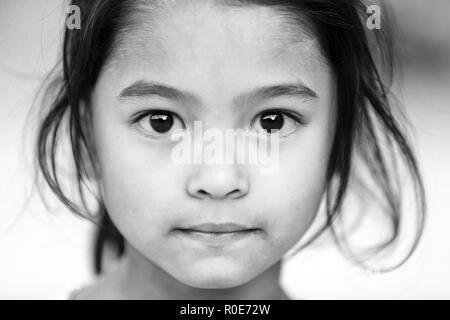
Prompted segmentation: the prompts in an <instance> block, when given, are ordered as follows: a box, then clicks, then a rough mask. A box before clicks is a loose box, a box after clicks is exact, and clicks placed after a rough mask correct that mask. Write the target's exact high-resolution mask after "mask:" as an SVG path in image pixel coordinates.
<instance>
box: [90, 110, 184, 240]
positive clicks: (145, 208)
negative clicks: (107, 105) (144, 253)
mask: <svg viewBox="0 0 450 320" xmlns="http://www.w3.org/2000/svg"><path fill="white" fill-rule="evenodd" d="M105 117H107V116H106V115H105ZM105 117H103V118H99V117H96V118H94V119H96V120H95V124H96V126H95V140H96V147H97V152H98V160H99V167H100V168H101V188H102V191H101V194H102V198H103V200H104V202H105V205H106V208H107V210H108V213H109V215H110V217H111V219H112V220H113V222H114V224H115V225H116V227H117V228H118V229H119V230H120V231H121V232H122V234H123V235H124V236H125V237H126V238H127V239H129V240H130V241H132V242H133V241H136V240H138V241H147V240H148V239H147V240H145V239H140V237H142V236H143V235H146V237H147V238H148V237H149V236H150V237H151V236H153V235H158V234H160V233H161V232H162V231H163V230H165V229H166V228H167V227H165V228H164V229H163V228H162V226H163V225H164V219H163V218H164V214H162V213H164V212H168V211H169V209H170V208H168V206H170V205H171V204H173V199H174V198H176V197H179V195H176V194H175V192H179V188H178V189H177V188H175V186H176V185H179V184H180V183H181V181H179V178H178V177H179V174H178V172H177V168H174V167H173V166H172V165H171V162H170V158H168V157H169V155H170V152H168V151H167V149H169V146H168V145H167V144H166V145H164V144H160V145H158V146H155V144H152V145H151V144H150V142H149V141H146V140H145V139H141V138H140V137H138V136H137V133H136V132H133V131H132V130H130V129H129V128H126V127H125V126H124V125H123V124H120V123H119V121H117V120H115V119H109V121H108V119H107V118H105ZM99 120H100V121H99ZM169 212H170V211H169Z"/></svg>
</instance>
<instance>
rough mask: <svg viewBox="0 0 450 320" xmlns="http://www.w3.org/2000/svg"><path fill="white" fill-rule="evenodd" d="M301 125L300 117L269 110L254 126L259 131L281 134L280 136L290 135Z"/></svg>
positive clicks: (261, 115)
mask: <svg viewBox="0 0 450 320" xmlns="http://www.w3.org/2000/svg"><path fill="white" fill-rule="evenodd" d="M300 124H301V119H300V117H299V116H298V117H295V116H294V115H291V114H288V113H287V112H284V111H277V110H269V111H264V112H263V113H261V114H260V115H259V116H258V117H257V118H256V121H255V124H254V125H253V126H252V127H253V128H254V129H256V130H257V131H265V132H267V133H269V134H270V133H274V132H277V131H278V132H279V134H280V136H284V135H289V134H290V133H292V132H294V131H295V130H296V129H297V127H298V126H299V125H300Z"/></svg>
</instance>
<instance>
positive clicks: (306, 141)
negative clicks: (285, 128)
mask: <svg viewBox="0 0 450 320" xmlns="http://www.w3.org/2000/svg"><path fill="white" fill-rule="evenodd" d="M327 128H329V129H327ZM331 132H332V127H330V126H328V121H325V122H321V121H319V120H317V121H316V122H315V123H312V124H311V127H309V128H307V129H306V128H305V129H304V130H303V131H301V132H300V133H299V136H298V137H296V138H295V139H292V140H291V141H285V142H282V143H280V153H279V154H280V156H279V170H278V172H277V173H276V174H275V175H273V176H267V177H266V178H264V177H263V176H262V179H263V181H261V182H259V183H258V184H257V186H258V188H259V193H260V194H262V195H265V196H261V199H262V201H261V208H269V209H265V210H266V211H267V210H270V212H267V216H268V217H269V219H270V222H269V225H270V232H271V233H272V236H273V238H274V239H275V241H276V242H277V243H279V244H280V245H282V246H283V248H282V249H283V250H285V249H286V248H289V247H291V246H292V245H294V244H295V243H296V242H297V241H298V240H299V239H300V238H301V237H302V236H303V234H304V233H305V232H306V231H307V229H308V228H309V226H310V225H311V223H312V222H313V220H314V218H315V217H316V215H317V212H318V209H319V206H320V202H321V200H322V197H323V194H324V190H325V187H326V169H327V165H328V159H329V154H330V149H331V143H332V139H331V136H332V135H331Z"/></svg>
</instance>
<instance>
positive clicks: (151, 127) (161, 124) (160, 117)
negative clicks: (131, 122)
mask: <svg viewBox="0 0 450 320" xmlns="http://www.w3.org/2000/svg"><path fill="white" fill-rule="evenodd" d="M135 122H136V124H137V125H138V127H139V129H141V130H142V131H144V134H146V135H150V136H161V135H166V134H168V133H169V132H171V131H172V130H173V129H179V128H181V129H184V125H183V122H182V121H181V120H180V119H179V118H178V116H176V115H175V114H174V113H173V112H170V111H165V110H154V111H150V112H146V113H144V114H141V115H139V116H138V119H137V120H136V121H135Z"/></svg>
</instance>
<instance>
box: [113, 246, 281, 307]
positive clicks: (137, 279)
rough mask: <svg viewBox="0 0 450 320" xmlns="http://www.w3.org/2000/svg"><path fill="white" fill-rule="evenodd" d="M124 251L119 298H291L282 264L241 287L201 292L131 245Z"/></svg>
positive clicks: (118, 281) (203, 290) (117, 275)
mask: <svg viewBox="0 0 450 320" xmlns="http://www.w3.org/2000/svg"><path fill="white" fill-rule="evenodd" d="M125 252H126V254H125V255H124V257H123V259H122V261H121V263H120V264H119V267H118V268H117V269H116V271H115V272H114V274H115V277H117V278H116V280H117V283H118V284H119V290H120V295H121V296H122V298H124V299H127V298H128V299H170V300H185V299H189V300H204V299H211V300H214V299H223V300H259V299H274V300H276V299H289V298H288V297H287V295H286V294H285V293H284V291H283V290H282V288H281V286H280V285H279V277H280V268H281V262H278V263H276V264H274V265H273V266H271V267H270V268H268V269H267V270H266V271H264V272H263V273H262V274H260V275H259V276H258V277H256V278H254V279H252V280H251V281H249V282H247V283H245V284H242V285H240V286H237V287H233V288H227V289H201V288H194V287H191V286H188V285H185V284H184V283H182V282H180V281H178V280H176V279H175V278H173V277H172V276H171V275H169V274H168V273H167V272H165V271H164V270H162V269H161V268H159V267H158V266H156V265H155V264H154V263H152V262H151V261H149V260H148V259H147V258H145V257H144V256H142V255H141V254H140V253H139V252H137V251H136V250H135V249H134V248H133V247H132V246H130V245H128V244H127V247H126V250H125Z"/></svg>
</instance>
